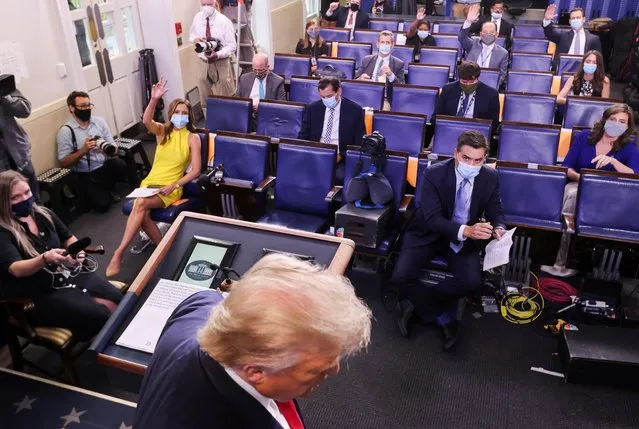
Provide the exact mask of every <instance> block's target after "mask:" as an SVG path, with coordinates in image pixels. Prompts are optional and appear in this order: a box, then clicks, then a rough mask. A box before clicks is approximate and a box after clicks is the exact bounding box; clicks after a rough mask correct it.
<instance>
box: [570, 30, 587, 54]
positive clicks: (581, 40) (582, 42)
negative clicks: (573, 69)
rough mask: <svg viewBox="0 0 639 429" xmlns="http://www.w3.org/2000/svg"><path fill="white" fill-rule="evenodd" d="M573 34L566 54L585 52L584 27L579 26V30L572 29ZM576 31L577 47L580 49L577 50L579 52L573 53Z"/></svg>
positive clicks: (575, 47) (575, 48)
mask: <svg viewBox="0 0 639 429" xmlns="http://www.w3.org/2000/svg"><path fill="white" fill-rule="evenodd" d="M573 33H574V34H573V35H572V43H571V44H570V49H568V54H570V55H583V54H585V53H586V32H585V31H584V28H583V27H581V28H580V29H579V31H574V30H573ZM577 33H579V45H580V46H579V48H580V49H581V50H580V51H579V52H580V53H579V54H575V52H577V47H578V46H577V43H576V41H577Z"/></svg>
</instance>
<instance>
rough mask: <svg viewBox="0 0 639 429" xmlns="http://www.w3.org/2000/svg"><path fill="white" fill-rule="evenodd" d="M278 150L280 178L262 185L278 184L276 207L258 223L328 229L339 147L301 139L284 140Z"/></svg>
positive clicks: (303, 228)
mask: <svg viewBox="0 0 639 429" xmlns="http://www.w3.org/2000/svg"><path fill="white" fill-rule="evenodd" d="M278 146H279V147H278V150H277V177H275V178H272V180H270V181H268V182H267V183H265V184H264V186H263V187H260V188H258V192H259V191H264V190H265V189H267V188H268V187H270V186H273V182H274V185H275V209H273V210H270V211H268V212H267V213H266V214H265V215H264V216H262V217H261V218H260V219H259V220H258V221H257V223H262V224H269V225H278V226H282V227H285V228H291V229H300V230H303V231H308V232H320V231H324V230H325V229H326V226H327V224H328V217H329V215H330V203H329V202H327V201H326V198H327V196H328V194H329V192H330V191H331V190H332V188H333V182H334V179H335V161H336V157H337V147H336V146H334V145H327V144H322V143H313V142H303V141H299V140H281V141H280V143H279V145H278Z"/></svg>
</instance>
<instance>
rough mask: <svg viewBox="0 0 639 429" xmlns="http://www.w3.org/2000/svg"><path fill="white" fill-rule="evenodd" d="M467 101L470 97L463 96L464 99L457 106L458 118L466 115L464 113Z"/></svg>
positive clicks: (466, 108)
mask: <svg viewBox="0 0 639 429" xmlns="http://www.w3.org/2000/svg"><path fill="white" fill-rule="evenodd" d="M468 100H470V96H469V95H468V94H464V99H463V100H462V103H461V105H460V106H459V110H457V116H459V117H460V118H463V117H464V115H465V114H466V111H468Z"/></svg>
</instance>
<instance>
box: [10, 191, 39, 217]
mask: <svg viewBox="0 0 639 429" xmlns="http://www.w3.org/2000/svg"><path fill="white" fill-rule="evenodd" d="M33 203H35V197H34V196H33V195H31V196H30V197H29V198H28V199H26V200H24V201H20V202H19V203H15V204H13V205H12V206H11V211H12V212H13V215H14V216H16V217H27V216H29V215H30V214H31V210H33Z"/></svg>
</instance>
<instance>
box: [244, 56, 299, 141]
mask: <svg viewBox="0 0 639 429" xmlns="http://www.w3.org/2000/svg"><path fill="white" fill-rule="evenodd" d="M252 65H253V71H252V72H250V73H244V74H243V75H242V76H240V81H239V83H238V85H237V91H236V93H235V95H236V96H238V97H243V98H252V99H253V118H252V129H253V130H255V123H256V117H255V113H256V112H257V109H258V107H259V105H260V100H286V90H285V89H284V78H282V77H280V76H278V75H276V74H275V73H271V72H270V71H269V64H268V56H267V55H266V54H263V53H259V54H255V55H254V56H253V60H252Z"/></svg>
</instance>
